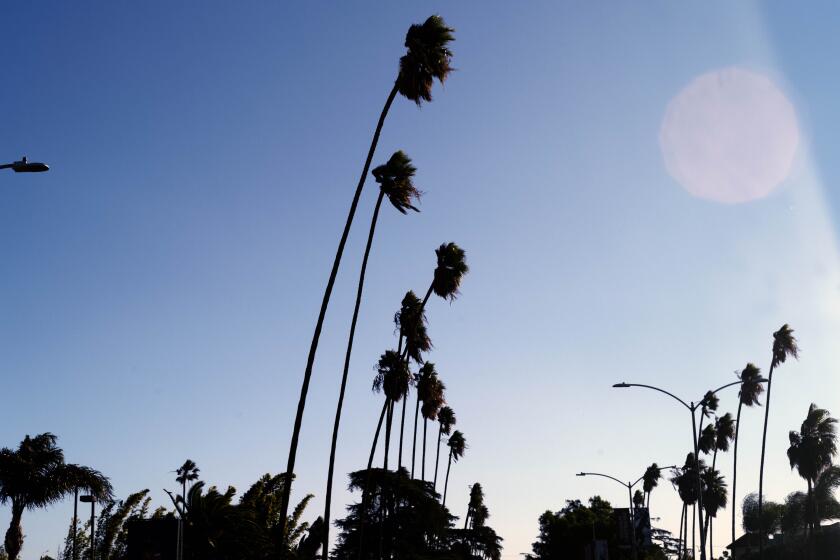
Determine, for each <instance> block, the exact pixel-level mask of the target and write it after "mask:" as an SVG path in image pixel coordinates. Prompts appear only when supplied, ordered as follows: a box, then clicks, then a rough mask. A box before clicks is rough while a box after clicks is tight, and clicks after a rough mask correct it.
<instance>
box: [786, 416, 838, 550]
mask: <svg viewBox="0 0 840 560" xmlns="http://www.w3.org/2000/svg"><path fill="white" fill-rule="evenodd" d="M789 438H790V447H789V448H788V450H787V456H788V460H789V461H790V468H791V469H794V468H795V469H796V470H797V472H798V473H799V476H801V477H802V478H804V479H805V482H806V483H807V484H808V514H807V517H806V518H807V521H808V532H809V533H813V532H814V530H816V519H817V515H816V509H817V508H816V507H815V504H814V499H813V486H814V483H815V482H816V480H817V478H818V477H819V475H820V474H821V473H822V472H823V471H824V470H826V469H827V468H828V467H830V466H831V460H832V458H833V457H834V455H835V454H836V453H837V420H835V419H834V418H832V417H831V415H830V414H829V412H828V411H827V410H825V409H822V408H819V407H817V405H815V404H811V406H810V407H809V408H808V416H806V417H805V420H804V421H803V422H802V427H801V428H800V431H798V432H794V431H791V432H790V435H789Z"/></svg>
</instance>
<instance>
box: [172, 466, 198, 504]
mask: <svg viewBox="0 0 840 560" xmlns="http://www.w3.org/2000/svg"><path fill="white" fill-rule="evenodd" d="M199 472H201V469H199V468H198V465H196V464H195V461H193V460H192V459H187V460H186V461H184V464H183V465H181V466H180V467H178V470H177V471H175V474H176V475H177V476H176V477H175V482H177V483H178V484H180V485H181V499H182V500H184V502H185V503H186V500H187V482H193V481H194V480H198V473H199Z"/></svg>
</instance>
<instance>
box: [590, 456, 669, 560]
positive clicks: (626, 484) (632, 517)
mask: <svg viewBox="0 0 840 560" xmlns="http://www.w3.org/2000/svg"><path fill="white" fill-rule="evenodd" d="M675 468H676V466H675V465H671V466H668V467H657V469H656V470H657V471H664V470H667V469H675ZM575 476H602V477H604V478H609V479H610V480H613V481H615V482H618V483H619V484H621V485H622V486H624V487H625V488H627V497H628V498H629V499H630V501H629V504H630V508H629V511H630V527H631V529H632V530H633V558H636V557H637V552H636V516H635V514H634V511H635V508H634V507H633V487H634V486H636V485H637V484H638V483H639V482H641V481H642V480H643V479H644V478H645V475H642V476H640V477H639V478H638V479H637V480H636V482H622V481H621V480H619V479H617V478H616V477H614V476H610V475H608V474H604V473H596V472H579V473H577V474H576V475H575ZM593 535H594V530H593ZM593 538H594V537H593Z"/></svg>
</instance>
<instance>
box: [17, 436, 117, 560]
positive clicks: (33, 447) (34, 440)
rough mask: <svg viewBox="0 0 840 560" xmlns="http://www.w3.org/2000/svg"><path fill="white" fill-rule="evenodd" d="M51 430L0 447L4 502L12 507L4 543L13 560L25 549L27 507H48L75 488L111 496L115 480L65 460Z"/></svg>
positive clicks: (99, 497)
mask: <svg viewBox="0 0 840 560" xmlns="http://www.w3.org/2000/svg"><path fill="white" fill-rule="evenodd" d="M56 441H57V438H56V437H55V436H54V435H53V434H51V433H48V432H47V433H43V434H39V435H36V436H34V437H30V436H26V437H25V438H24V439H23V441H21V442H20V444H19V445H18V448H17V449H9V448H6V447H4V448H3V449H0V504H5V503H7V502H9V503H11V506H12V517H11V521H10V523H9V529H8V530H7V531H6V538H5V541H4V545H5V547H6V554H8V555H9V560H16V559H17V558H18V555H19V554H20V551H21V549H22V548H23V529H22V527H21V519H22V517H23V512H24V511H25V510H27V509H30V510H32V509H38V508H44V507H47V506H49V505H50V504H53V503H55V502H57V501H59V500H61V499H62V498H64V497H65V496H67V495H68V494H72V493H73V492H74V491H75V490H83V491H86V492H87V493H89V494H90V495H92V496H94V497H95V498H96V499H97V500H110V499H111V483H110V482H109V481H108V479H107V478H106V477H105V476H104V475H103V474H102V473H100V472H99V471H96V470H94V469H91V468H89V467H83V466H80V465H72V464H67V463H65V462H64V452H63V451H62V450H61V448H59V447H58V446H57V445H56Z"/></svg>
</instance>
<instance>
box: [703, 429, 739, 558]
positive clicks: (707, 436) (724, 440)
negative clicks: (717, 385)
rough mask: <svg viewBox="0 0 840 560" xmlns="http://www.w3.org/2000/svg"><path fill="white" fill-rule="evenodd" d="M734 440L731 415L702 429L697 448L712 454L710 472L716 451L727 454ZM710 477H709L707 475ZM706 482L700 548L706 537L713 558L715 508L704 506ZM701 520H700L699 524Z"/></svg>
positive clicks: (704, 496)
mask: <svg viewBox="0 0 840 560" xmlns="http://www.w3.org/2000/svg"><path fill="white" fill-rule="evenodd" d="M734 438H735V421H734V420H733V419H732V415H731V414H730V413H728V412H727V413H726V414H724V415H723V416H720V417H717V418H715V423H714V424H709V425H708V426H706V427H705V428H703V433H702V434H701V435H700V440H699V445H698V448H699V449H700V450H701V451H702V452H703V453H706V454H709V453H712V466H711V470H712V471H714V472H715V473H717V471H716V470H715V465H716V464H717V454H718V451H722V452H724V453H725V452H727V451H729V443H730V442H731V441H732V440H733V439H734ZM709 476H711V475H709ZM721 480H723V479H722V478H721ZM708 483H709V482H708V480H705V479H704V482H703V484H704V491H703V492H704V493H703V501H704V503H703V511H705V512H706V522H705V525H704V526H703V530H702V531H701V546H705V542H706V536H707V535H708V537H709V555H710V557H711V558H714V556H713V555H712V536H711V529H712V519H713V518H714V517H716V515H715V514H716V513H717V508H716V507H714V505H712V506H711V510H710V507H707V505H706V504H705V500H706V490H705V485H706V484H708ZM709 511H713V512H714V513H712V514H711V516H710V515H709ZM702 522H703V520H702V519H701V523H702Z"/></svg>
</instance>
